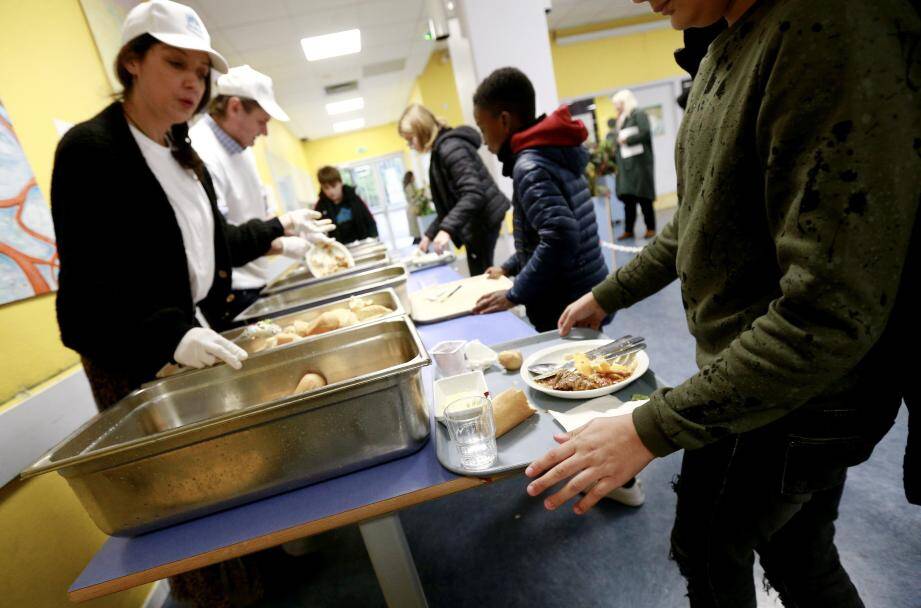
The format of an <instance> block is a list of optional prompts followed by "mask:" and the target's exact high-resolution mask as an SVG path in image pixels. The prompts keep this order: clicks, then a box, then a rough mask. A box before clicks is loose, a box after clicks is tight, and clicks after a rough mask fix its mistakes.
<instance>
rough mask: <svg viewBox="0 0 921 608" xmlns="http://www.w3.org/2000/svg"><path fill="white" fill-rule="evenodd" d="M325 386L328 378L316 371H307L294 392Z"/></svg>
mask: <svg viewBox="0 0 921 608" xmlns="http://www.w3.org/2000/svg"><path fill="white" fill-rule="evenodd" d="M323 386H326V378H324V377H323V376H322V375H320V374H318V373H316V372H307V373H306V374H304V376H303V377H302V378H301V381H300V382H298V383H297V388H295V389H294V394H297V393H303V392H306V391H312V390H314V389H318V388H321V387H323Z"/></svg>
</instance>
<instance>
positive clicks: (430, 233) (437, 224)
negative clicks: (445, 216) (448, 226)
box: [425, 216, 441, 241]
mask: <svg viewBox="0 0 921 608" xmlns="http://www.w3.org/2000/svg"><path fill="white" fill-rule="evenodd" d="M439 230H441V217H438V216H436V217H435V219H434V220H432V223H431V224H429V227H428V228H426V229H425V236H426V238H428V240H430V241H434V240H435V235H436V234H438V231H439Z"/></svg>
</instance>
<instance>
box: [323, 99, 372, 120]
mask: <svg viewBox="0 0 921 608" xmlns="http://www.w3.org/2000/svg"><path fill="white" fill-rule="evenodd" d="M364 107H365V100H364V98H363V97H352V98H351V99H343V100H342V101H333V102H330V103H328V104H326V113H327V114H329V115H330V116H334V115H336V114H345V113H346V112H354V111H355V110H361V109H363V108H364Z"/></svg>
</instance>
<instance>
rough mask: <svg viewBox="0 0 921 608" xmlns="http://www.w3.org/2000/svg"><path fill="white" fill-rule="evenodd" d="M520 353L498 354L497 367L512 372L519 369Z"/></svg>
mask: <svg viewBox="0 0 921 608" xmlns="http://www.w3.org/2000/svg"><path fill="white" fill-rule="evenodd" d="M521 361H522V358H521V353H520V352H518V351H517V350H504V351H502V352H501V353H499V365H501V366H502V367H504V368H505V369H506V371H510V372H514V371H518V370H519V369H521Z"/></svg>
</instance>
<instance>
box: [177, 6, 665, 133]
mask: <svg viewBox="0 0 921 608" xmlns="http://www.w3.org/2000/svg"><path fill="white" fill-rule="evenodd" d="M184 1H185V2H186V3H187V4H189V5H190V6H192V7H193V8H195V10H197V11H198V12H199V14H200V15H201V17H202V20H204V22H205V24H206V25H207V27H208V31H209V32H210V33H211V37H212V42H213V44H214V47H215V48H216V49H217V50H219V51H220V52H221V53H223V54H224V55H225V56H226V57H227V60H228V61H229V62H230V64H231V65H241V64H244V63H247V64H249V65H251V66H252V67H254V68H255V69H257V70H259V71H261V72H264V73H266V74H268V75H269V76H271V77H272V78H273V79H274V80H275V92H276V97H277V98H278V102H279V103H280V104H281V105H282V107H283V108H284V109H285V111H286V112H288V114H289V115H290V116H291V122H290V123H289V127H290V128H291V130H292V131H293V132H294V133H295V135H297V136H298V137H306V138H310V139H316V138H319V137H325V136H328V135H332V134H333V123H334V122H338V121H340V120H348V119H351V118H357V117H359V116H361V117H363V118H364V119H365V123H366V126H369V127H370V126H375V125H381V124H385V123H388V122H393V121H395V120H396V119H397V118H398V117H399V115H400V113H401V112H402V110H403V108H404V106H405V104H406V100H407V98H408V97H409V92H410V89H411V88H412V85H413V82H414V81H415V79H416V77H417V76H418V75H419V74H420V73H421V72H422V70H423V68H424V67H425V64H426V62H427V61H428V58H429V55H430V54H431V52H432V51H433V50H434V49H435V48H436V47H435V44H436V43H433V42H430V41H426V40H425V39H424V38H423V35H424V33H425V30H426V22H427V19H428V15H427V13H426V10H425V5H426V3H425V1H424V0H359V1H350V0H259V1H255V0H184ZM497 1H499V0H497ZM534 1H537V0H534ZM552 6H553V10H552V11H551V13H550V15H549V25H550V27H551V28H552V29H557V28H566V27H573V26H576V25H583V24H586V23H594V22H599V21H607V20H610V19H618V18H621V17H626V16H632V15H637V14H645V13H646V12H648V8H647V7H646V6H644V5H640V6H636V5H634V4H633V2H632V1H631V0H554V1H553V4H552ZM352 28H359V29H361V41H362V50H361V52H360V53H357V54H354V55H348V56H345V57H337V58H332V59H326V60H322V61H316V62H307V61H306V59H305V58H304V54H303V52H302V50H301V46H300V40H301V38H304V37H306V36H314V35H319V34H329V33H332V32H338V31H342V30H347V29H352ZM351 80H357V81H358V91H357V93H356V92H355V91H352V92H350V93H343V94H336V95H332V96H330V95H327V94H326V92H325V91H324V88H325V87H328V86H330V85H334V84H338V83H342V82H347V81H351ZM356 94H359V95H361V96H362V97H364V100H365V108H364V109H363V110H360V111H357V112H353V113H350V114H342V115H338V116H328V115H327V113H326V108H325V104H326V103H328V102H330V101H337V100H340V99H347V98H349V97H354V96H355V95H356Z"/></svg>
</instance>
